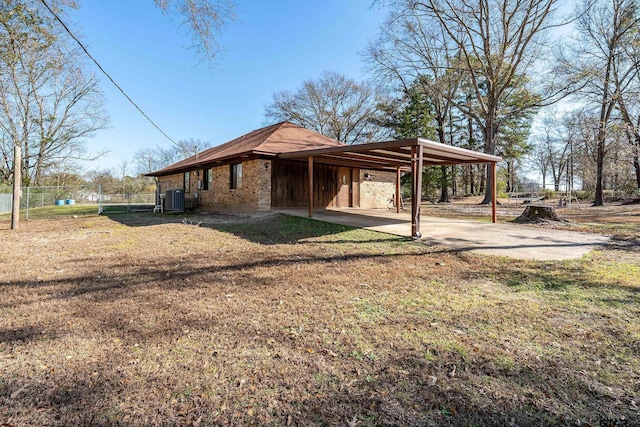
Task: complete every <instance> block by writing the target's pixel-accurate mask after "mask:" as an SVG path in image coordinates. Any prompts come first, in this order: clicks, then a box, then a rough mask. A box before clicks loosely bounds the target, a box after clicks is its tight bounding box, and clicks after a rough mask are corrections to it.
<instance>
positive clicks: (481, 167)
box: [478, 165, 488, 194]
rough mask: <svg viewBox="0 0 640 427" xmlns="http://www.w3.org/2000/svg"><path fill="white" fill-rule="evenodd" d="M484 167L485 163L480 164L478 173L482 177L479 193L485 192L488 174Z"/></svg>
mask: <svg viewBox="0 0 640 427" xmlns="http://www.w3.org/2000/svg"><path fill="white" fill-rule="evenodd" d="M483 168H484V165H478V175H479V177H480V183H479V184H478V194H482V193H484V184H485V178H486V176H487V175H485V174H484V171H483V170H482V169H483ZM487 169H488V168H487ZM487 173H488V172H487Z"/></svg>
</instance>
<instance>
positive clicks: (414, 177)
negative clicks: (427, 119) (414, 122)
mask: <svg viewBox="0 0 640 427" xmlns="http://www.w3.org/2000/svg"><path fill="white" fill-rule="evenodd" d="M422 154H423V150H422V146H421V145H418V146H414V147H411V237H413V238H414V239H419V238H420V237H422V233H421V232H420V201H421V199H422V166H423V163H422Z"/></svg>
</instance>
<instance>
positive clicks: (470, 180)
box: [469, 165, 476, 196]
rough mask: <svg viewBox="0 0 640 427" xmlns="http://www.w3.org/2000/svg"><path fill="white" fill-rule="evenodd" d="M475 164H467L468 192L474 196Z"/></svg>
mask: <svg viewBox="0 0 640 427" xmlns="http://www.w3.org/2000/svg"><path fill="white" fill-rule="evenodd" d="M474 167H475V166H473V165H469V187H470V189H471V192H470V193H469V194H471V195H472V196H474V195H475V194H476V183H475V179H476V177H475V174H474V173H473V168H474Z"/></svg>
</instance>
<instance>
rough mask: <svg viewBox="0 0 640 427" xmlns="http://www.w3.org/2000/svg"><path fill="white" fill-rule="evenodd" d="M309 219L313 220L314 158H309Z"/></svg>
mask: <svg viewBox="0 0 640 427" xmlns="http://www.w3.org/2000/svg"><path fill="white" fill-rule="evenodd" d="M307 162H308V163H309V218H313V156H309V158H308V161H307Z"/></svg>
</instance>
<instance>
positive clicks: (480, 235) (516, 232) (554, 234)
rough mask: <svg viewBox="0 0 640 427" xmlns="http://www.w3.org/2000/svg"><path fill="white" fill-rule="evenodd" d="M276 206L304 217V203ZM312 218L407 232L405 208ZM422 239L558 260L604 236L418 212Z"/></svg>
mask: <svg viewBox="0 0 640 427" xmlns="http://www.w3.org/2000/svg"><path fill="white" fill-rule="evenodd" d="M279 212H282V213H285V214H288V215H295V216H302V217H307V211H306V209H284V210H280V211H279ZM313 219H316V220H320V221H326V222H332V223H336V224H342V225H348V226H351V227H360V228H364V229H367V230H374V231H380V232H383V233H390V234H395V235H398V236H405V237H411V219H410V215H409V214H407V213H400V214H397V213H395V211H391V210H384V209H331V208H330V209H318V210H314V212H313ZM420 229H421V231H422V236H423V237H422V238H421V239H420V240H421V241H422V242H424V243H425V244H428V245H434V246H442V247H445V248H448V249H452V250H456V251H469V252H475V253H480V254H487V255H497V256H505V257H510V258H517V259H533V260H563V259H573V258H580V257H582V256H583V255H584V254H586V253H588V252H590V251H591V250H593V249H596V248H598V247H601V246H604V245H606V244H607V242H608V241H609V237H608V236H604V235H600V234H591V233H579V232H574V231H561V230H553V229H548V228H543V227H539V226H535V225H520V224H513V223H498V224H491V223H487V222H479V221H472V220H461V219H449V218H435V217H425V216H422V217H421V224H420Z"/></svg>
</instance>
